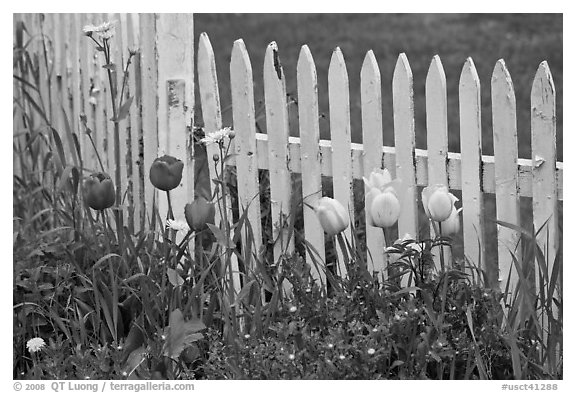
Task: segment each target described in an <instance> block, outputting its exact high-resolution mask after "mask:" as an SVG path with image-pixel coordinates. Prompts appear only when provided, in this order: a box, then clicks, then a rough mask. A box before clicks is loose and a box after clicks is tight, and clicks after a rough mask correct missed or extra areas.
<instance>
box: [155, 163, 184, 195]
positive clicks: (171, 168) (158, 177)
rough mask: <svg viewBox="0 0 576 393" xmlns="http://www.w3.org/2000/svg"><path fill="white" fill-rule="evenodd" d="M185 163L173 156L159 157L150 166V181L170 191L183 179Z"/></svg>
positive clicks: (157, 186) (163, 189)
mask: <svg viewBox="0 0 576 393" xmlns="http://www.w3.org/2000/svg"><path fill="white" fill-rule="evenodd" d="M183 169H184V163H183V162H182V161H180V160H179V159H177V158H174V157H172V156H167V155H164V156H162V157H158V158H156V159H155V160H154V162H153V163H152V166H151V167H150V182H151V183H152V185H153V186H154V187H156V188H158V189H160V190H162V191H170V190H173V189H175V188H176V187H178V185H179V184H180V181H181V180H182V170H183Z"/></svg>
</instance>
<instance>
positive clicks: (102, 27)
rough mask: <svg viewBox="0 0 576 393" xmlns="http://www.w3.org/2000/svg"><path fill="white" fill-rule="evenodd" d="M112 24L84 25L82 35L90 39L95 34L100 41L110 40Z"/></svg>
mask: <svg viewBox="0 0 576 393" xmlns="http://www.w3.org/2000/svg"><path fill="white" fill-rule="evenodd" d="M114 27H115V26H114V22H113V21H110V22H103V23H100V24H99V25H97V26H95V25H86V26H84V27H83V28H82V31H83V32H84V35H86V36H88V37H91V36H92V35H93V34H94V33H96V34H97V35H98V36H99V37H100V38H102V39H105V40H107V39H110V38H112V36H113V35H114Z"/></svg>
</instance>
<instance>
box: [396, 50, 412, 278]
mask: <svg viewBox="0 0 576 393" xmlns="http://www.w3.org/2000/svg"><path fill="white" fill-rule="evenodd" d="M392 91H393V99H394V100H393V103H394V143H395V149H396V178H397V179H400V180H401V182H400V184H399V188H400V195H398V197H399V198H400V200H401V201H402V210H401V211H400V217H399V218H398V237H399V238H402V237H403V236H404V235H405V234H408V235H410V236H412V237H413V238H414V239H417V238H418V207H417V201H418V192H417V191H418V189H417V187H416V168H414V157H415V152H414V149H415V147H416V135H415V130H414V90H413V81H412V70H411V69H410V64H409V63H408V58H407V57H406V55H405V54H404V53H401V54H400V56H398V61H397V62H396V68H395V70H394V76H393V78H392ZM407 279H408V276H403V277H402V284H403V286H406V285H407V283H408V281H407Z"/></svg>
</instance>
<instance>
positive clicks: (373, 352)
mask: <svg viewBox="0 0 576 393" xmlns="http://www.w3.org/2000/svg"><path fill="white" fill-rule="evenodd" d="M375 353H376V350H375V349H374V348H370V349H369V350H368V355H374V354H375Z"/></svg>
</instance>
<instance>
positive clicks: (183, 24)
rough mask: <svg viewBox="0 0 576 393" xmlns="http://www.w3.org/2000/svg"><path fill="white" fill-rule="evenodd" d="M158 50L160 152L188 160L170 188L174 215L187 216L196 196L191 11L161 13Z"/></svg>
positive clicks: (164, 207) (162, 207)
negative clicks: (180, 174)
mask: <svg viewBox="0 0 576 393" xmlns="http://www.w3.org/2000/svg"><path fill="white" fill-rule="evenodd" d="M156 23H157V26H156V27H157V53H158V155H159V156H162V155H164V154H168V155H171V156H174V157H176V158H178V159H181V160H182V161H183V162H184V170H183V175H182V182H181V183H180V185H179V186H178V187H177V188H175V189H174V190H172V191H170V194H171V197H172V205H173V207H174V208H175V209H174V216H175V218H176V219H179V220H183V219H184V209H183V206H184V205H185V204H186V203H187V202H188V201H189V200H191V199H192V198H193V197H194V165H193V164H194V163H193V158H194V143H193V141H192V124H191V121H192V110H193V107H194V89H193V88H192V86H191V83H193V81H194V68H193V64H194V45H193V44H192V43H193V42H194V40H193V32H194V30H193V21H192V15H190V14H159V16H158V18H157V22H156ZM158 202H159V203H158V209H159V212H160V216H161V217H164V216H165V215H166V212H167V211H168V206H167V200H166V198H163V197H160V198H159V200H158Z"/></svg>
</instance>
